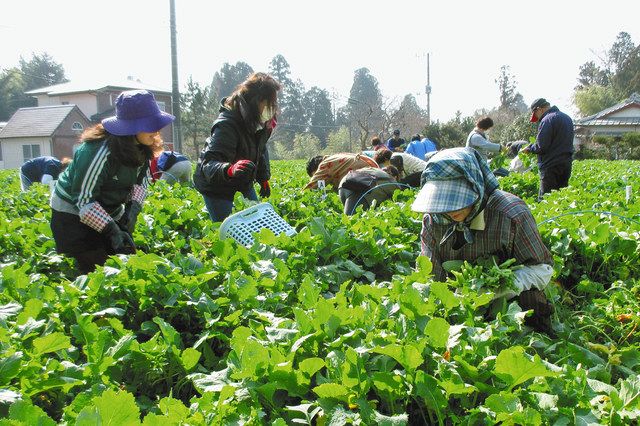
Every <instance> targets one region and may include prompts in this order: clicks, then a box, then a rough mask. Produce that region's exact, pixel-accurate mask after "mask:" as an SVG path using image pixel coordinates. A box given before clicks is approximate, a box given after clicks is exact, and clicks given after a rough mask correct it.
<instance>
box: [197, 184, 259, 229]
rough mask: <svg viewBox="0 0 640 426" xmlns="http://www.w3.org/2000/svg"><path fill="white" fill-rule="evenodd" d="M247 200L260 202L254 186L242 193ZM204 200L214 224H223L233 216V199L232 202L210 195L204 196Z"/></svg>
mask: <svg viewBox="0 0 640 426" xmlns="http://www.w3.org/2000/svg"><path fill="white" fill-rule="evenodd" d="M242 195H243V196H244V198H246V199H247V200H252V201H258V195H257V194H256V190H255V188H254V187H253V186H252V187H251V188H249V189H247V190H246V191H244V192H243V193H242ZM202 198H204V205H205V206H206V207H207V211H208V212H209V217H210V218H211V220H212V221H213V222H222V221H223V220H225V219H226V218H227V217H229V216H230V215H231V211H232V210H233V198H231V199H230V200H229V199H227V198H216V197H210V196H209V195H204V194H202Z"/></svg>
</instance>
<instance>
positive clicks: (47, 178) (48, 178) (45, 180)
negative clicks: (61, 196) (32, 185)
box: [40, 175, 53, 185]
mask: <svg viewBox="0 0 640 426" xmlns="http://www.w3.org/2000/svg"><path fill="white" fill-rule="evenodd" d="M52 180H53V176H51V175H42V179H40V183H44V184H45V185H48V184H49V182H51V181H52Z"/></svg>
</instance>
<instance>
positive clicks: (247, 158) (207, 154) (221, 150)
mask: <svg viewBox="0 0 640 426" xmlns="http://www.w3.org/2000/svg"><path fill="white" fill-rule="evenodd" d="M279 90H280V83H278V82H277V81H276V80H275V79H274V78H273V77H271V76H269V75H267V74H265V73H261V72H259V73H254V74H252V75H250V76H249V77H248V78H247V79H246V80H245V81H244V82H242V83H241V84H239V85H238V87H237V88H236V90H235V91H234V92H233V93H232V94H231V96H229V97H228V98H224V99H222V102H221V105H220V115H218V118H217V119H216V120H215V121H214V122H213V126H212V127H211V137H209V138H207V140H206V143H205V146H204V148H203V149H202V152H201V153H200V159H199V160H198V166H197V167H196V171H195V173H194V175H193V183H194V185H195V187H196V189H197V190H198V191H199V192H200V193H201V194H202V197H203V198H204V202H205V205H206V207H207V210H208V211H209V216H210V217H211V220H212V221H214V222H221V221H223V220H224V219H226V218H227V217H228V216H229V215H230V214H231V211H232V210H233V197H234V195H235V193H236V192H240V193H241V194H242V195H243V196H244V197H245V198H247V199H249V200H257V199H258V196H257V195H256V191H255V189H254V187H253V183H254V182H257V183H258V184H259V185H260V197H263V198H268V197H269V196H270V195H271V186H270V185H269V179H270V178H271V167H270V164H269V153H268V151H267V141H268V140H269V138H270V137H271V133H272V132H273V129H274V128H275V126H276V111H277V109H278V102H277V100H278V91H279Z"/></svg>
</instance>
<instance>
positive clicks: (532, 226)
mask: <svg viewBox="0 0 640 426" xmlns="http://www.w3.org/2000/svg"><path fill="white" fill-rule="evenodd" d="M511 233H512V237H511V244H512V246H513V257H514V258H515V259H516V260H517V261H518V263H521V264H523V265H538V264H542V263H545V264H547V265H551V266H553V258H552V257H551V253H550V252H549V249H548V248H547V246H545V245H544V243H543V242H542V238H541V237H540V232H538V228H537V226H536V221H535V219H534V218H533V215H532V214H531V212H530V211H529V210H528V209H527V210H525V211H523V212H522V213H521V214H520V215H518V217H517V218H516V220H515V221H514V223H513V226H512V230H511Z"/></svg>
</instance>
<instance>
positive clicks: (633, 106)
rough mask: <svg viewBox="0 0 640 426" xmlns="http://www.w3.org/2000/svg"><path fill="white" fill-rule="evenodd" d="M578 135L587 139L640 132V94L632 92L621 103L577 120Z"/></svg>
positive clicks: (584, 139)
mask: <svg viewBox="0 0 640 426" xmlns="http://www.w3.org/2000/svg"><path fill="white" fill-rule="evenodd" d="M575 130H576V132H575V133H576V137H577V138H579V139H581V140H582V141H587V140H589V139H591V137H593V136H621V135H623V134H624V133H628V132H640V95H638V94H637V93H634V94H632V95H631V96H630V97H629V99H626V100H624V101H622V102H620V103H619V104H616V105H614V106H612V107H610V108H607V109H605V110H602V111H600V112H599V113H597V114H594V115H591V116H589V117H585V118H582V119H580V120H576V121H575Z"/></svg>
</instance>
